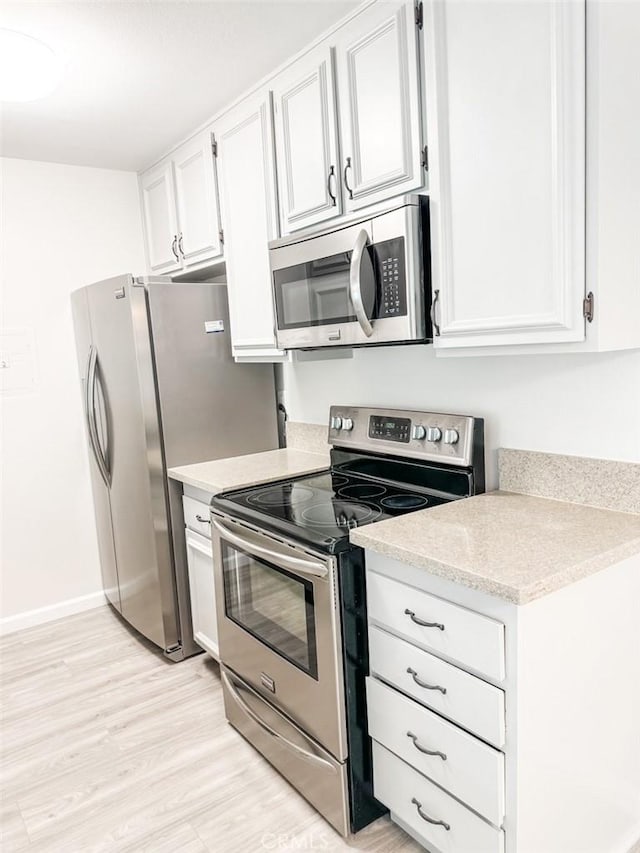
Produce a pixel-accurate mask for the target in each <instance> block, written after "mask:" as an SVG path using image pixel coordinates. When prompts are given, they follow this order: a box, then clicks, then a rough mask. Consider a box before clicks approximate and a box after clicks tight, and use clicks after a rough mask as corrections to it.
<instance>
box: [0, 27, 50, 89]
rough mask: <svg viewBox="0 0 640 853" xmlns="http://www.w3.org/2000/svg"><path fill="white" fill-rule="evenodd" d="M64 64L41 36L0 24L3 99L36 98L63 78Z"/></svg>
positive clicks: (0, 70)
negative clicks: (4, 27)
mask: <svg viewBox="0 0 640 853" xmlns="http://www.w3.org/2000/svg"><path fill="white" fill-rule="evenodd" d="M61 76H62V64H61V62H60V60H59V59H58V57H57V56H56V54H55V53H54V52H53V50H51V48H50V47H49V46H48V45H46V44H45V43H44V42H42V41H40V40H39V39H36V38H33V36H28V35H27V34H26V33H20V32H17V31H16V30H6V29H2V28H0V101H14V102H15V101H36V100H38V99H39V98H44V97H45V96H46V95H50V94H51V92H53V90H54V89H55V88H56V86H57V85H58V83H59V82H60V77H61Z"/></svg>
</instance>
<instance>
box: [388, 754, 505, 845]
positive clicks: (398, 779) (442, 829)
mask: <svg viewBox="0 0 640 853" xmlns="http://www.w3.org/2000/svg"><path fill="white" fill-rule="evenodd" d="M373 791H374V794H375V795H376V797H377V798H378V799H379V800H380V802H382V803H384V804H385V806H387V807H388V808H389V810H390V812H391V816H392V818H393V817H397V818H399V819H400V820H401V821H402V822H403V823H405V824H406V825H407V826H408V827H409V828H410V829H411V831H412V832H413V833H415V835H416V836H418V837H420V839H421V840H423V841H424V843H425V844H426V845H427V846H428V848H429V849H430V850H431V849H432V846H433V847H436V848H437V849H438V850H440V851H442V853H503V851H504V832H503V831H502V830H501V829H496V828H495V827H493V826H491V825H490V824H488V823H486V822H485V821H484V820H482V818H480V817H478V816H477V815H474V814H473V812H471V811H470V810H469V809H467V808H466V807H465V806H463V805H462V804H461V803H459V802H457V800H454V799H453V797H450V796H449V795H448V794H446V793H445V792H444V791H442V790H440V788H438V787H436V785H434V784H433V783H432V782H429V780H428V779H425V778H424V776H421V775H420V773H418V772H417V770H414V769H413V768H412V767H409V765H408V764H405V763H404V761H401V760H400V759H399V758H397V757H396V756H395V755H393V754H392V753H391V752H389V750H387V749H385V748H384V747H383V746H380V744H379V743H376V742H375V741H374V742H373ZM418 804H419V806H418ZM418 808H420V811H421V812H422V813H423V814H424V815H425V816H426V817H429V818H431V820H434V821H443V822H444V823H445V824H446V826H442V825H441V824H436V823H429V821H427V820H426V818H423V817H421V816H420V813H419V812H418ZM447 827H448V829H447Z"/></svg>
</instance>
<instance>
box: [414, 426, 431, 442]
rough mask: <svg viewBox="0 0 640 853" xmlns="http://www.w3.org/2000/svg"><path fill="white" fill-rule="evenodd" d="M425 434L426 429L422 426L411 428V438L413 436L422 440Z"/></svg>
mask: <svg viewBox="0 0 640 853" xmlns="http://www.w3.org/2000/svg"><path fill="white" fill-rule="evenodd" d="M426 434H427V431H426V429H425V428H424V427H423V426H414V427H413V429H412V430H411V438H415V439H416V440H417V441H422V439H423V438H424V437H425V435H426Z"/></svg>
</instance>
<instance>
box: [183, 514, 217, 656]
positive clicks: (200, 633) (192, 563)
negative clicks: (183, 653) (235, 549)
mask: <svg viewBox="0 0 640 853" xmlns="http://www.w3.org/2000/svg"><path fill="white" fill-rule="evenodd" d="M185 537H186V541H187V566H188V568H189V593H190V596H191V619H192V622H193V636H194V637H195V640H196V643H198V645H199V646H202V648H203V649H204V650H205V651H207V652H209V654H210V655H213V657H214V658H215V659H216V660H220V652H219V649H218V623H217V621H216V593H215V587H214V582H213V551H212V549H211V540H210V539H205V537H204V536H200V534H199V533H194V532H193V530H189V529H187V530H186V531H185Z"/></svg>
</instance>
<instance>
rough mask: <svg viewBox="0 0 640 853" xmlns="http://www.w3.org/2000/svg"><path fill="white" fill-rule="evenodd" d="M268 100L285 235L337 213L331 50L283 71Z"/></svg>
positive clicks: (339, 205) (319, 51)
mask: <svg viewBox="0 0 640 853" xmlns="http://www.w3.org/2000/svg"><path fill="white" fill-rule="evenodd" d="M273 99H274V104H273V108H274V115H275V131H276V153H277V161H278V189H279V198H280V210H281V222H282V231H283V232H284V233H289V232H291V231H295V230H297V229H299V228H305V227H306V226H308V225H313V224H315V223H316V222H324V221H325V220H326V219H331V218H332V217H334V216H337V215H339V214H340V213H342V201H341V193H340V177H339V170H340V163H339V161H338V127H337V120H336V103H335V90H334V78H333V55H332V50H331V48H329V47H325V46H322V47H320V48H318V49H317V50H314V51H312V52H311V53H308V54H306V55H305V56H304V57H303V58H302V59H300V60H298V61H297V62H296V63H295V65H294V66H293V67H292V68H291V69H289V70H287V71H285V72H284V73H283V74H282V75H281V76H280V77H279V78H278V80H277V83H276V85H275V86H274V90H273Z"/></svg>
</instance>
